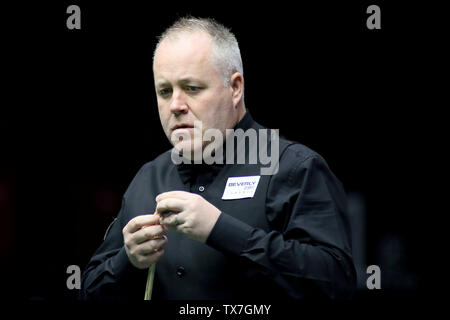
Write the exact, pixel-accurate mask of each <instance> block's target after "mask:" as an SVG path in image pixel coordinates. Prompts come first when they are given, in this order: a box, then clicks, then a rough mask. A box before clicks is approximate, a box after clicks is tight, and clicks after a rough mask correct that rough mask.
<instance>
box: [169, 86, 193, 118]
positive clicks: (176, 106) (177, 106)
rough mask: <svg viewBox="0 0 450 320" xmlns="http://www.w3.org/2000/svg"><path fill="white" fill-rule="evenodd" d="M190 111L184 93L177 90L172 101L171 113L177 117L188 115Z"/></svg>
mask: <svg viewBox="0 0 450 320" xmlns="http://www.w3.org/2000/svg"><path fill="white" fill-rule="evenodd" d="M188 109H189V107H188V105H187V103H186V99H185V97H184V95H183V93H182V92H180V91H178V90H175V91H174V92H173V94H172V100H171V101H170V111H171V112H172V113H174V114H175V115H176V116H177V115H179V114H183V113H187V111H188Z"/></svg>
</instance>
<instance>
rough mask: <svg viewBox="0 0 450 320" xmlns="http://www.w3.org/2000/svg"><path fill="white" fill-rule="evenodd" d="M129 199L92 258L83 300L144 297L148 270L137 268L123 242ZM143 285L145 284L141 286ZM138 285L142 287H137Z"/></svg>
mask: <svg viewBox="0 0 450 320" xmlns="http://www.w3.org/2000/svg"><path fill="white" fill-rule="evenodd" d="M124 210H125V198H124V199H123V201H122V208H121V210H120V212H119V215H118V217H117V219H115V220H114V221H113V223H112V225H111V226H110V227H109V228H108V230H107V234H106V235H105V239H104V241H103V243H102V244H101V246H100V247H99V248H98V250H97V251H96V252H95V254H94V255H93V257H92V258H91V260H90V261H89V263H88V265H87V267H86V269H85V271H84V272H83V275H82V279H81V290H80V298H81V299H83V300H132V299H136V298H138V299H139V298H140V299H143V298H144V291H145V277H146V272H147V271H146V270H140V269H138V268H136V267H134V266H133V265H132V264H131V262H130V261H129V259H128V256H127V254H126V252H125V247H124V243H123V236H122V228H123V227H124V226H125V224H126V222H125V221H124V215H125V214H124ZM141 284H144V285H142V287H140V285H141ZM136 286H138V287H136Z"/></svg>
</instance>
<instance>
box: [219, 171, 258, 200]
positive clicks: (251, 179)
mask: <svg viewBox="0 0 450 320" xmlns="http://www.w3.org/2000/svg"><path fill="white" fill-rule="evenodd" d="M259 178H261V176H246V177H229V178H228V180H227V184H226V185H225V190H224V191H223V196H222V200H233V199H244V198H253V196H254V195H255V191H256V187H258V183H259Z"/></svg>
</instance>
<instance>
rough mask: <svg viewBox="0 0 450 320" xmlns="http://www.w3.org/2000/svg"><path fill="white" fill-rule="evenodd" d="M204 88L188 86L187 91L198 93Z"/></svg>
mask: <svg viewBox="0 0 450 320" xmlns="http://www.w3.org/2000/svg"><path fill="white" fill-rule="evenodd" d="M201 89H202V88H200V87H196V86H186V88H185V90H186V91H187V92H190V93H198V92H199V91H200V90H201Z"/></svg>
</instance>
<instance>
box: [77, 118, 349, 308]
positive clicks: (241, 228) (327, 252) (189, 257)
mask: <svg viewBox="0 0 450 320" xmlns="http://www.w3.org/2000/svg"><path fill="white" fill-rule="evenodd" d="M238 128H241V129H243V130H244V131H245V130H247V129H249V128H253V129H261V128H263V127H262V126H260V125H259V124H257V123H256V122H255V121H254V120H253V119H252V117H251V116H250V114H249V113H248V112H247V113H246V115H245V116H244V118H243V119H242V120H241V121H240V122H239V123H238V125H237V126H236V127H235V129H238ZM269 144H270V141H269ZM279 151H280V152H279V170H278V172H277V173H276V174H274V175H261V177H260V180H259V183H258V186H257V189H256V192H255V194H254V196H253V197H252V198H245V199H235V200H223V199H222V195H223V193H224V189H225V186H226V184H227V179H228V178H229V177H244V176H258V175H260V172H261V171H260V169H261V165H260V164H222V165H221V164H213V165H205V164H202V165H194V164H192V165H186V164H180V165H176V164H174V163H173V162H172V161H171V155H170V151H168V152H165V153H163V154H162V155H160V156H159V157H157V158H156V159H155V160H153V161H151V162H149V163H147V164H145V165H144V166H143V167H142V168H141V169H140V170H139V172H138V173H137V175H136V177H135V178H134V179H133V181H132V183H131V184H130V186H129V188H128V189H127V191H126V193H125V195H124V197H123V201H122V208H121V210H120V212H119V215H118V217H117V219H116V220H115V222H114V223H113V224H112V225H111V226H110V228H109V229H108V231H107V234H106V235H105V239H104V242H103V243H102V244H101V246H100V248H99V249H98V250H97V251H96V253H95V254H94V256H93V257H92V259H91V261H90V262H89V264H88V266H87V268H86V270H85V272H84V273H83V279H82V288H81V297H82V298H85V299H91V298H92V299H111V298H112V299H139V300H142V299H143V296H144V290H145V283H146V277H147V270H139V269H137V268H135V267H134V266H133V265H132V264H131V263H130V262H129V260H128V257H127V255H126V252H125V249H124V244H123V235H122V229H123V227H124V226H125V225H126V224H127V223H128V221H130V220H131V219H132V218H134V217H136V216H138V215H142V214H152V213H153V212H154V211H155V207H156V203H155V197H156V196H157V195H158V194H160V193H162V192H166V191H172V190H184V191H188V192H192V193H196V194H199V195H201V196H202V197H203V198H205V199H206V200H208V201H209V202H210V203H212V204H213V205H215V206H216V207H217V208H219V209H220V210H221V211H222V213H221V215H220V216H219V219H218V220H217V222H216V224H215V226H214V228H213V230H212V231H211V234H210V236H209V237H208V239H207V241H206V244H202V243H199V242H196V241H194V240H190V239H188V238H186V237H185V236H184V235H182V234H180V233H177V232H175V231H170V232H169V233H168V235H167V237H168V240H169V241H168V243H167V245H166V246H165V248H164V249H165V254H164V256H163V258H162V259H161V260H160V261H159V262H158V263H157V266H156V275H155V285H154V289H153V299H225V300H230V299H242V298H244V299H263V300H274V299H286V298H288V299H299V298H304V297H321V296H323V297H329V298H348V297H350V296H351V295H352V293H353V291H354V289H355V283H356V273H355V268H354V265H353V261H352V256H351V239H350V235H351V231H350V225H349V221H348V216H347V207H346V198H345V193H344V190H343V187H342V185H341V183H340V182H339V181H338V179H337V178H336V177H335V176H334V174H333V173H332V172H331V171H330V169H329V168H328V166H327V164H326V162H325V160H324V159H323V158H322V157H321V156H320V155H318V154H317V153H316V152H314V151H312V150H311V149H309V148H307V147H305V146H304V145H301V144H299V143H293V142H290V141H287V140H285V139H280V142H279ZM246 152H248V148H246Z"/></svg>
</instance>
